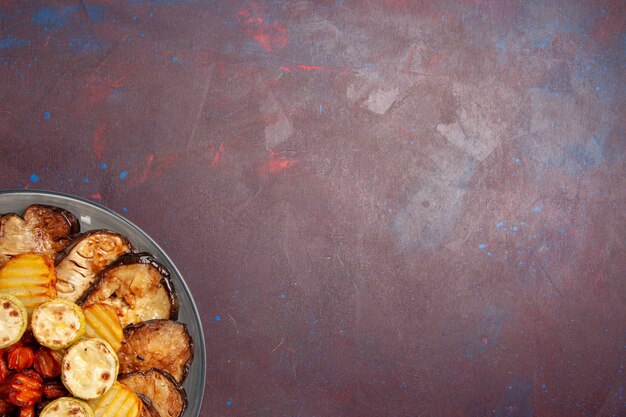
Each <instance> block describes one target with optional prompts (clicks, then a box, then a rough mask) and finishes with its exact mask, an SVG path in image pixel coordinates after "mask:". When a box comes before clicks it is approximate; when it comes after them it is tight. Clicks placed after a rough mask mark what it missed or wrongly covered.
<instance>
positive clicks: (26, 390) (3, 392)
mask: <svg viewBox="0 0 626 417" xmlns="http://www.w3.org/2000/svg"><path fill="white" fill-rule="evenodd" d="M42 395H43V379H42V378H41V376H39V374H38V373H37V372H35V371H33V370H32V369H27V370H25V371H22V372H17V373H14V374H11V375H9V377H8V378H7V379H5V380H4V382H2V384H0V398H2V399H4V400H6V401H8V402H10V403H11V404H13V405H16V406H18V407H26V406H27V405H33V404H35V403H36V402H38V401H39V400H41V396H42Z"/></svg>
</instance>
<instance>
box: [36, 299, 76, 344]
mask: <svg viewBox="0 0 626 417" xmlns="http://www.w3.org/2000/svg"><path fill="white" fill-rule="evenodd" d="M31 329H32V331H33V336H35V339H37V341H38V342H39V344H40V345H42V346H46V347H49V348H50V349H54V350H58V349H64V348H66V347H69V346H71V345H73V344H74V343H76V341H78V339H80V338H81V337H82V336H83V334H85V315H84V314H83V310H82V309H81V308H80V307H79V306H77V305H76V304H74V303H73V302H71V301H68V300H65V299H63V298H55V299H54V300H50V301H47V302H45V303H43V304H40V305H38V306H37V307H36V308H35V310H34V311H33V315H32V316H31Z"/></svg>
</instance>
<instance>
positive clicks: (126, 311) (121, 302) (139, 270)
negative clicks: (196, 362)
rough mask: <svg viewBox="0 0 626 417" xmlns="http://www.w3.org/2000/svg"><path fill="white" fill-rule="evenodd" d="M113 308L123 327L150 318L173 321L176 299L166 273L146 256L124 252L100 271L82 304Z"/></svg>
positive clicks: (176, 310) (175, 311)
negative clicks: (102, 305)
mask: <svg viewBox="0 0 626 417" xmlns="http://www.w3.org/2000/svg"><path fill="white" fill-rule="evenodd" d="M94 303H103V304H107V305H110V306H111V307H113V308H114V309H115V311H116V313H117V316H118V317H119V319H120V323H121V324H122V326H123V327H126V326H127V325H129V324H134V323H140V322H142V321H147V320H152V319H176V318H177V317H178V299H177V297H176V293H175V292H174V286H173V285H172V282H171V280H170V276H169V272H168V271H167V269H165V267H164V266H162V265H161V264H159V263H158V262H157V260H156V259H154V257H152V255H150V254H148V253H127V254H125V255H122V256H120V257H119V258H118V259H117V260H116V261H115V262H113V263H112V264H111V265H109V266H108V267H107V268H106V269H104V270H103V271H102V272H100V274H99V276H98V279H97V281H96V282H94V284H93V285H92V286H91V288H89V290H87V293H86V294H85V297H84V298H83V300H82V305H83V306H85V307H87V306H89V305H91V304H94Z"/></svg>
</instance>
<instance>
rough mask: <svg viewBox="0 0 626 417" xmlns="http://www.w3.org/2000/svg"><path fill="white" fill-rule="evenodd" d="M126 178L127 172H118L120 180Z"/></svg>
mask: <svg viewBox="0 0 626 417" xmlns="http://www.w3.org/2000/svg"><path fill="white" fill-rule="evenodd" d="M127 176H128V172H126V171H122V172H120V179H121V180H123V179H124V178H126V177H127Z"/></svg>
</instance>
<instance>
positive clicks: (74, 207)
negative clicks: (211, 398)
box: [0, 191, 206, 417]
mask: <svg viewBox="0 0 626 417" xmlns="http://www.w3.org/2000/svg"><path fill="white" fill-rule="evenodd" d="M30 204H48V205H51V206H57V207H61V208H64V209H66V210H69V211H71V212H72V213H73V214H74V215H75V216H76V217H77V218H78V219H79V220H80V226H81V232H85V231H87V230H92V229H109V230H112V231H114V232H118V233H120V234H122V235H124V236H126V237H127V238H128V239H129V240H130V241H131V242H132V243H133V244H134V245H135V246H136V247H137V248H139V249H140V250H142V251H145V252H150V253H152V254H153V255H154V257H155V258H157V260H158V261H159V262H161V263H162V264H163V265H164V266H165V267H166V268H167V269H168V270H169V271H170V275H171V277H172V281H173V283H174V286H175V287H176V294H177V295H178V300H179V301H180V311H179V313H178V320H179V321H181V322H183V323H185V324H187V328H188V329H189V333H190V334H191V336H192V337H193V341H194V360H193V363H192V364H191V368H190V369H189V374H188V376H187V379H186V380H185V382H184V384H183V386H184V387H185V391H187V399H188V400H189V406H188V408H187V410H186V411H185V413H184V417H198V416H199V415H200V406H201V405H202V397H203V395H204V383H205V372H206V352H205V347H204V334H203V332H202V324H201V323H200V316H199V315H198V309H197V308H196V304H195V303H194V301H193V298H192V297H191V293H190V292H189V288H188V287H187V284H185V281H184V280H183V277H182V276H181V274H180V272H179V271H178V269H176V266H175V265H174V263H173V262H172V260H171V259H170V258H169V257H168V256H167V255H166V254H165V252H164V251H163V249H161V248H160V247H159V245H158V244H157V243H156V242H155V241H154V240H153V239H152V238H151V237H150V236H148V235H147V234H146V233H145V232H144V231H143V230H141V229H140V228H139V227H137V226H135V225H134V224H133V223H132V222H130V221H128V220H126V219H125V218H124V217H122V216H120V215H119V214H117V213H115V212H113V211H111V210H109V209H108V208H106V207H103V206H101V205H98V204H95V203H92V202H90V201H87V200H84V199H82V198H80V197H74V196H70V195H67V194H60V193H53V192H48V191H0V213H2V214H4V213H9V212H14V213H17V214H20V215H21V214H22V213H23V212H24V209H26V207H28V206H29V205H30Z"/></svg>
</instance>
